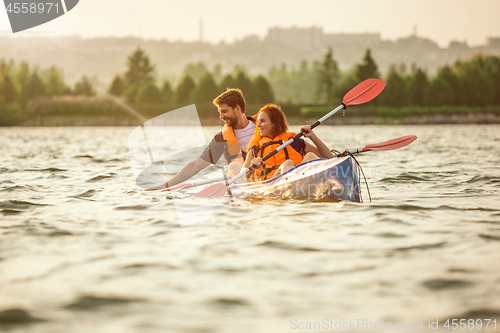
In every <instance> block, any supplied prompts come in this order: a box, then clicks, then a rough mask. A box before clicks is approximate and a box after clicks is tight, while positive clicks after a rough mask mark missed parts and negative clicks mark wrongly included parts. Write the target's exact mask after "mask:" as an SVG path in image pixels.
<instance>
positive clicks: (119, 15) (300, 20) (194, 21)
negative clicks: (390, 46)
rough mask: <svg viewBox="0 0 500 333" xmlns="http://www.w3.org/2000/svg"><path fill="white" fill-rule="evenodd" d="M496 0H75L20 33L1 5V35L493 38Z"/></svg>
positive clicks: (498, 31) (444, 42)
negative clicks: (308, 30)
mask: <svg viewBox="0 0 500 333" xmlns="http://www.w3.org/2000/svg"><path fill="white" fill-rule="evenodd" d="M499 12H500V1H497V0H484V1H481V2H473V1H469V0H441V1H431V0H421V1H418V2H417V1H406V2H401V1H397V0H381V1H377V2H374V1H370V0H357V1H351V2H349V3H347V2H343V1H337V0H313V1H309V2H305V1H302V2H298V3H294V4H292V5H290V4H289V2H287V1H286V0H274V1H269V2H265V1H262V0H257V1H253V2H251V3H247V2H245V3H239V4H237V5H235V3H234V2H231V1H229V0H212V1H210V2H208V1H202V0H193V1H189V2H182V3H181V2H177V1H175V2H174V1H167V0H146V1H141V2H139V1H137V0H107V1H106V2H101V1H97V0H82V1H80V2H79V4H78V5H77V7H75V9H74V10H72V11H71V12H68V13H67V14H66V15H63V16H62V17H60V18H58V19H56V20H54V21H51V22H48V23H46V24H43V25H41V26H38V27H35V28H32V29H30V30H28V31H26V32H24V33H21V34H11V33H10V34H9V33H8V31H10V25H9V23H8V19H7V14H6V11H5V10H0V31H1V32H2V33H1V35H3V36H12V37H17V36H19V37H21V36H26V35H40V34H44V33H47V34H48V35H51V36H57V35H62V36H68V35H77V36H80V37H82V38H94V37H138V38H144V39H166V40H169V41H177V40H182V41H185V42H193V41H199V40H200V20H202V22H203V34H202V35H203V41H205V42H209V43H219V42H221V41H224V42H227V43H231V42H233V41H234V40H236V39H241V38H243V37H245V36H248V35H258V36H259V37H261V38H262V37H264V36H265V35H266V34H267V30H268V29H269V28H271V27H276V26H279V27H283V28H286V27H292V26H296V27H311V26H316V27H320V28H322V29H323V32H324V33H380V35H381V38H383V39H390V40H395V39H398V38H401V37H406V36H409V35H412V34H413V33H414V32H415V30H414V29H415V27H416V34H417V36H419V37H423V38H429V39H431V40H433V41H436V42H437V43H438V44H439V45H440V46H441V47H446V46H448V44H449V43H450V41H452V40H456V41H460V42H464V41H465V42H467V44H468V45H470V46H475V45H484V44H486V39H487V38H488V37H500V24H498V13H499Z"/></svg>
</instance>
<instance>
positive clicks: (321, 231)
mask: <svg viewBox="0 0 500 333" xmlns="http://www.w3.org/2000/svg"><path fill="white" fill-rule="evenodd" d="M292 129H294V130H297V128H296V127H293V128H292ZM132 130H133V128H126V127H104V128H103V127H55V128H0V142H1V145H0V154H1V158H0V295H1V296H0V329H11V330H12V331H13V332H51V333H52V332H89V331H90V332H95V333H98V332H103V333H104V332H106V333H110V332H120V333H123V332H294V331H318V332H319V331H323V332H329V331H339V330H342V329H335V325H336V324H337V325H339V324H340V326H342V324H343V325H344V326H345V325H347V324H350V325H351V324H352V322H353V321H357V320H363V322H364V323H365V326H358V327H356V328H353V326H349V327H347V326H345V327H344V329H345V330H346V331H350V332H364V331H371V330H370V327H369V326H368V325H367V324H366V321H369V322H371V324H370V325H372V328H373V330H374V331H375V328H377V327H373V325H374V323H378V325H380V323H381V322H382V321H384V324H383V325H387V322H390V323H391V325H392V326H393V329H395V327H396V325H397V323H399V322H400V323H404V324H401V325H403V326H404V325H406V329H402V330H399V331H427V330H428V325H429V320H430V321H431V322H435V321H436V320H439V322H438V325H439V328H440V329H444V328H443V325H444V324H445V322H446V320H447V319H453V318H459V319H460V318H464V319H474V320H475V321H474V325H473V327H474V329H469V328H471V327H469V328H468V329H467V331H468V332H472V331H482V332H498V331H499V328H500V320H499V317H500V203H499V199H500V196H499V191H500V154H499V153H500V126H498V125H467V126H462V125H449V126H448V125H436V126H427V125H426V126H375V125H373V126H336V127H334V126H320V127H318V128H317V129H316V130H315V131H316V132H317V133H318V135H319V136H320V137H321V138H323V139H324V141H325V142H326V143H327V144H328V145H329V146H330V147H331V148H333V149H337V150H344V149H346V148H349V149H351V148H362V147H364V146H365V145H367V144H372V143H378V142H381V141H385V140H388V139H392V138H396V137H399V136H403V135H407V134H415V135H417V136H418V140H417V141H415V142H414V143H413V144H411V145H410V146H408V147H406V148H403V149H398V150H394V151H387V152H368V153H365V154H364V155H361V156H359V158H358V160H359V162H360V163H361V165H362V166H363V169H364V172H365V174H366V176H367V179H368V183H369V186H370V191H371V195H372V199H373V202H371V203H370V202H369V199H368V195H367V192H366V189H364V191H363V198H364V200H365V202H364V203H350V202H338V203H334V202H312V201H284V200H262V201H260V200H258V199H256V198H252V199H251V200H247V199H245V198H237V200H236V202H233V203H231V204H230V205H231V206H230V209H228V210H227V211H225V212H224V213H222V214H221V215H218V216H215V217H212V218H208V219H205V220H204V221H202V222H199V223H195V224H192V225H189V226H186V227H181V226H180V225H179V220H178V218H177V215H176V210H175V207H176V205H175V202H176V201H179V200H190V201H189V202H191V203H193V202H194V204H193V207H196V200H195V199H190V198H188V197H187V195H186V194H182V193H179V194H178V195H179V196H180V197H176V196H175V195H174V194H169V193H166V192H146V191H143V190H142V189H141V188H139V187H138V186H137V185H136V184H135V181H134V177H133V175H132V170H131V166H130V159H129V151H128V143H127V138H128V136H129V134H130V133H131V131H132ZM180 130H181V133H183V137H186V142H187V143H186V148H188V146H189V144H188V141H189V139H187V138H189V131H190V128H189V127H186V128H181V129H180ZM219 130H220V127H219V128H218V127H209V128H206V129H205V131H206V136H207V137H210V136H211V135H213V134H214V133H216V132H217V131H219ZM177 148H179V147H177ZM181 148H182V147H181ZM187 162H189V161H188V160H184V161H181V160H179V161H178V164H179V167H180V166H182V165H183V164H185V163H187ZM197 190H199V189H197ZM195 192H196V191H195ZM176 195H177V194H176ZM182 196H184V197H186V198H185V199H179V198H183V197H182ZM203 202H204V201H203V200H201V199H200V206H199V207H203ZM226 204H227V203H226ZM194 209H195V208H194ZM199 211H200V212H201V213H203V210H202V208H200V209H199ZM495 318H496V319H497V320H496V329H495V327H494V326H493V322H491V323H490V324H489V327H488V328H487V329H486V330H485V326H486V322H487V321H485V320H486V319H492V320H494V319H495ZM477 319H482V323H483V324H482V327H481V329H477V328H478V326H476V324H477V323H479V321H477ZM418 322H421V323H422V325H423V328H422V329H410V327H411V326H410V324H412V323H418ZM314 323H316V325H319V324H321V327H319V326H314ZM357 323H359V324H361V322H357ZM308 325H313V326H308ZM340 326H337V328H340ZM403 326H401V327H403ZM308 327H312V328H314V327H316V330H313V329H307V328H308ZM417 327H418V326H417ZM301 328H304V329H301ZM386 328H387V326H386ZM445 330H447V329H445ZM377 331H378V330H377Z"/></svg>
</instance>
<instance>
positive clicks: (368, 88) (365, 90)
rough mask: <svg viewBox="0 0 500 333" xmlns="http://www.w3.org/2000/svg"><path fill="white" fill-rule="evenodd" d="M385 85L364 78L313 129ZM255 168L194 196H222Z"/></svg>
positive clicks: (375, 95)
mask: <svg viewBox="0 0 500 333" xmlns="http://www.w3.org/2000/svg"><path fill="white" fill-rule="evenodd" d="M384 87H385V82H384V81H382V80H379V79H368V80H364V81H363V82H361V83H360V84H358V85H357V86H356V87H354V88H352V89H351V90H350V91H349V92H348V93H347V94H346V95H345V96H344V99H343V100H342V104H340V105H339V106H338V107H337V108H336V109H334V110H332V111H330V112H329V113H328V114H326V115H325V116H324V117H323V118H321V119H319V120H317V121H316V122H315V123H313V124H311V129H313V128H315V127H317V126H318V125H319V124H321V123H322V122H323V121H325V120H326V119H328V118H330V117H331V116H333V115H334V114H335V113H337V112H338V111H340V110H342V109H345V108H346V107H347V106H348V105H357V104H363V103H366V102H368V101H371V100H372V99H374V98H375V97H377V96H378V95H379V94H380V93H381V92H382V90H384ZM303 135H304V132H303V131H300V132H299V133H297V134H296V135H295V136H294V137H293V138H291V139H290V140H288V141H287V142H285V143H283V144H282V145H281V146H279V147H278V148H276V149H275V150H273V151H272V152H270V153H269V154H267V155H266V156H264V157H263V158H262V162H265V161H266V160H268V159H269V158H271V157H272V156H274V155H276V154H277V153H278V152H279V151H280V150H282V149H284V148H285V147H286V146H288V145H290V144H291V143H292V142H294V141H295V140H297V139H299V138H300V137H302V136H303ZM253 170H255V168H254V167H253V165H252V166H250V167H249V168H247V169H245V170H243V171H242V172H240V173H239V174H238V175H236V176H234V177H233V178H231V179H230V180H228V181H226V182H225V183H220V184H214V185H211V186H209V187H207V188H206V189H204V190H201V191H200V192H198V193H196V194H195V195H194V196H195V197H211V196H220V195H223V194H221V192H223V193H225V191H226V188H227V186H229V185H231V184H232V183H234V182H236V181H237V180H238V179H240V178H241V177H243V176H245V175H246V174H247V173H249V172H250V171H253Z"/></svg>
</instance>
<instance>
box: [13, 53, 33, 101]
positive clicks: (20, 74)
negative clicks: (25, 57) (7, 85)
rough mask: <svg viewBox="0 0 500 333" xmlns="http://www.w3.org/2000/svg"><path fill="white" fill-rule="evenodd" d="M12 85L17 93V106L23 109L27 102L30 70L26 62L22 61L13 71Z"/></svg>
mask: <svg viewBox="0 0 500 333" xmlns="http://www.w3.org/2000/svg"><path fill="white" fill-rule="evenodd" d="M13 79H14V84H15V85H16V89H17V91H18V92H19V94H18V95H17V100H18V102H19V104H20V105H21V106H22V107H24V106H25V105H26V103H27V102H28V99H29V95H28V90H27V86H28V81H29V79H30V68H29V65H28V63H27V62H25V61H23V62H21V64H19V66H18V67H17V69H16V70H15V71H14V76H13Z"/></svg>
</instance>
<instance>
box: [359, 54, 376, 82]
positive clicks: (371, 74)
mask: <svg viewBox="0 0 500 333" xmlns="http://www.w3.org/2000/svg"><path fill="white" fill-rule="evenodd" d="M356 77H357V79H358V80H359V82H361V81H364V80H366V79H371V78H379V77H380V73H379V72H378V66H377V63H376V62H375V59H373V57H372V50H371V49H370V48H367V49H366V53H365V56H364V58H363V61H362V62H361V64H357V65H356Z"/></svg>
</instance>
